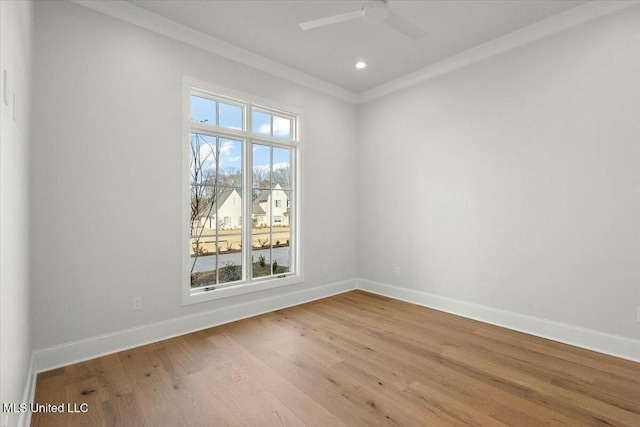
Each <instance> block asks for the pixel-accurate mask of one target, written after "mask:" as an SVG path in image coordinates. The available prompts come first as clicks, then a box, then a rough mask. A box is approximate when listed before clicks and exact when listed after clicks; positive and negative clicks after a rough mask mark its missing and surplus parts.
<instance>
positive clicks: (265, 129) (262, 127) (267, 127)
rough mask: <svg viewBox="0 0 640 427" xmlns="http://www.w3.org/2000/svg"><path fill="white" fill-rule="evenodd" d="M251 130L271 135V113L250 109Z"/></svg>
mask: <svg viewBox="0 0 640 427" xmlns="http://www.w3.org/2000/svg"><path fill="white" fill-rule="evenodd" d="M251 131H252V132H253V133H259V134H261V135H271V114H267V113H261V112H260V111H252V112H251Z"/></svg>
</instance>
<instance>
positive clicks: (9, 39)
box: [0, 1, 33, 425]
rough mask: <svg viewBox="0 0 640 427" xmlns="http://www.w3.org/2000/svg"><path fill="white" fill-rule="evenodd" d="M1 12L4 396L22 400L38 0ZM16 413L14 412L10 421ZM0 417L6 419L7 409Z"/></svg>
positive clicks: (0, 342) (0, 6)
mask: <svg viewBox="0 0 640 427" xmlns="http://www.w3.org/2000/svg"><path fill="white" fill-rule="evenodd" d="M0 16H1V18H0V19H1V22H0V29H1V35H0V52H1V53H0V63H1V64H0V73H3V72H4V71H6V72H7V83H6V93H5V91H4V89H3V90H2V92H0V110H1V111H2V115H1V117H0V236H1V238H0V242H1V243H0V384H1V388H0V402H3V403H10V402H14V403H20V402H22V401H23V399H24V397H23V396H24V392H25V384H27V383H28V380H27V377H28V371H29V361H30V360H31V347H30V340H29V264H28V254H29V246H28V242H29V239H28V237H29V236H28V219H29V206H28V201H29V200H28V194H29V193H28V182H29V172H30V168H29V166H28V153H29V114H30V109H29V105H30V102H29V83H30V74H31V44H32V27H33V25H32V21H33V4H32V3H31V2H26V1H25V2H6V1H0ZM3 87H4V86H3ZM14 95H15V120H14ZM5 97H6V99H7V101H8V105H7V104H5V102H4V99H5ZM16 418H17V417H15V415H12V418H11V419H10V420H9V422H10V423H11V424H10V425H13V424H14V423H15V422H16V421H17V419H16ZM0 421H2V422H5V414H4V413H3V414H2V420H0Z"/></svg>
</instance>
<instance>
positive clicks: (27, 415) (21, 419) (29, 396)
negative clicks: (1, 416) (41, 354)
mask: <svg viewBox="0 0 640 427" xmlns="http://www.w3.org/2000/svg"><path fill="white" fill-rule="evenodd" d="M37 377H38V373H37V372H36V371H35V357H34V355H33V353H32V354H31V362H30V363H29V372H28V373H27V383H26V384H25V387H24V393H23V394H22V402H26V403H33V399H34V397H35V394H36V379H37ZM16 415H17V416H18V419H17V423H16V424H15V425H17V426H20V427H28V426H30V425H31V411H25V412H20V413H19V414H16ZM8 425H11V422H9V424H8Z"/></svg>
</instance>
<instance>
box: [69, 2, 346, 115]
mask: <svg viewBox="0 0 640 427" xmlns="http://www.w3.org/2000/svg"><path fill="white" fill-rule="evenodd" d="M71 2H72V3H75V4H78V5H81V6H85V7H87V8H89V9H93V10H95V11H97V12H100V13H103V14H105V15H109V16H111V17H114V18H117V19H120V20H122V21H125V22H128V23H130V24H133V25H136V26H138V27H141V28H144V29H146V30H149V31H152V32H154V33H157V34H160V35H163V36H166V37H169V38H171V39H174V40H177V41H180V42H183V43H186V44H188V45H191V46H194V47H197V48H199V49H202V50H205V51H207V52H210V53H213V54H215V55H219V56H222V57H224V58H227V59H231V60H233V61H235V62H239V63H241V64H243V65H247V66H249V67H252V68H255V69H257V70H260V71H264V72H267V73H269V74H272V75H275V76H277V77H281V78H283V79H286V80H289V81H291V82H293V83H296V84H299V85H301V86H305V87H308V88H310V89H314V90H316V91H318V92H321V93H324V94H327V95H330V96H333V97H335V98H338V99H340V100H343V101H347V102H350V103H352V104H355V103H356V101H357V94H356V93H355V92H351V91H349V90H347V89H344V88H342V87H339V86H336V85H334V84H331V83H328V82H326V81H324V80H321V79H319V78H317V77H313V76H311V75H309V74H306V73H303V72H301V71H298V70H296V69H293V68H290V67H287V66H286V65H283V64H281V63H279V62H276V61H272V60H270V59H267V58H265V57H263V56H260V55H257V54H255V53H253V52H250V51H248V50H245V49H242V48H240V47H238V46H235V45H233V44H231V43H227V42H225V41H223V40H220V39H217V38H215V37H212V36H209V35H207V34H204V33H202V32H200V31H196V30H194V29H192V28H189V27H187V26H185V25H182V24H179V23H177V22H175V21H172V20H170V19H167V18H164V17H162V16H160V15H156V14H155V13H152V12H149V11H147V10H144V9H141V8H139V7H137V6H134V5H133V4H131V3H128V2H126V1H123V0H112V1H104V0H102V1H100V0H71Z"/></svg>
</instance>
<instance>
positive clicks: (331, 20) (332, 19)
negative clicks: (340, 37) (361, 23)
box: [298, 10, 362, 30]
mask: <svg viewBox="0 0 640 427" xmlns="http://www.w3.org/2000/svg"><path fill="white" fill-rule="evenodd" d="M358 18H362V11H361V10H356V11H355V12H349V13H343V14H341V15H334V16H328V17H326V18H320V19H315V20H313V21H307V22H302V23H300V24H298V25H300V28H302V29H303V30H311V29H313V28H318V27H324V26H325V25H331V24H337V23H338V22H344V21H351V20H352V19H358Z"/></svg>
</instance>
